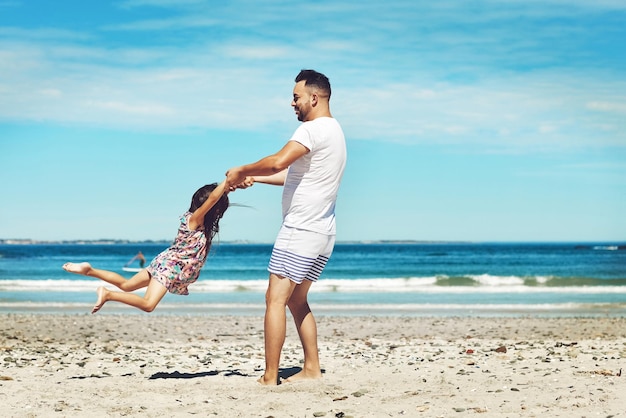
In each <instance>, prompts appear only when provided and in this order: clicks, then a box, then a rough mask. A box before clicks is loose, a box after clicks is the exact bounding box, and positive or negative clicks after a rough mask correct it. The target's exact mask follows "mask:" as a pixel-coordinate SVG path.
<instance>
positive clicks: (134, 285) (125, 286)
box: [63, 263, 150, 292]
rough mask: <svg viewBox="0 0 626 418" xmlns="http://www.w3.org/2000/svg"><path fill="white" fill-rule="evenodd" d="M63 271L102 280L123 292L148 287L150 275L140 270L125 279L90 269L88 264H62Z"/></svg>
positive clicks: (113, 273)
mask: <svg viewBox="0 0 626 418" xmlns="http://www.w3.org/2000/svg"><path fill="white" fill-rule="evenodd" d="M63 270H65V271H68V272H70V273H75V274H81V275H83V276H88V277H95V278H97V279H100V280H104V281H105V282H107V283H109V284H112V285H113V286H116V287H117V288H118V289H120V290H123V291H125V292H132V291H133V290H137V289H141V288H143V287H146V286H148V283H149V282H150V275H149V274H148V272H147V271H146V270H141V271H140V272H139V273H137V274H135V275H134V276H133V277H131V278H130V279H126V278H125V277H124V276H122V275H120V274H117V273H115V272H113V271H108V270H100V269H95V268H93V267H91V264H89V263H65V264H63Z"/></svg>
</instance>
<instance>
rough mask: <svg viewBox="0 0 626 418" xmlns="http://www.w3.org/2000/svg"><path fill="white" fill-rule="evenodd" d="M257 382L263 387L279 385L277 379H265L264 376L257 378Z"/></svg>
mask: <svg viewBox="0 0 626 418" xmlns="http://www.w3.org/2000/svg"><path fill="white" fill-rule="evenodd" d="M257 382H259V383H260V384H262V385H264V386H276V385H278V384H279V383H280V382H279V381H278V378H276V379H266V377H265V375H263V376H261V377H259V378H258V379H257Z"/></svg>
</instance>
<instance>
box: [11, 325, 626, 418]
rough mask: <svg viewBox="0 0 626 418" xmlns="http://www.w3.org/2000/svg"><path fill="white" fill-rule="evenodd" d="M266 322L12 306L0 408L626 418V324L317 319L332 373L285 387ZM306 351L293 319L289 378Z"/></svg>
mask: <svg viewBox="0 0 626 418" xmlns="http://www.w3.org/2000/svg"><path fill="white" fill-rule="evenodd" d="M262 324H263V321H262V318H261V317H257V316H240V317H239V316H236V317H235V316H230V317H226V316H200V315H192V316H182V315H181V316H174V315H158V314H131V315H106V314H98V315H41V314H39V315H38V314H2V315H0V351H1V353H2V356H1V357H0V365H1V367H0V416H2V417H49V416H57V417H85V416H94V417H96V416H97V417H118V416H142V417H179V416H180V417H182V416H217V417H276V418H279V417H344V418H346V417H396V416H408V417H457V416H459V417H460V416H468V415H469V416H474V415H479V416H496V417H559V416H561V417H618V416H626V413H625V412H624V411H626V376H624V375H623V374H622V373H623V371H622V369H626V361H625V360H624V359H625V358H626V318H540V317H534V318H521V317H519V318H485V317H482V318H471V317H462V318H450V317H444V318H436V317H432V318H431V317H345V316H344V317H332V316H320V317H318V325H319V342H320V344H319V345H320V354H321V356H320V357H321V361H322V367H323V369H324V378H323V379H321V380H319V381H308V382H300V383H297V384H288V383H286V384H281V385H280V386H276V387H263V386H261V385H259V384H257V383H256V379H257V378H258V376H259V375H260V374H261V372H262V370H263V364H264V363H263V328H262V327H263V325H262ZM300 359H301V352H300V346H299V341H298V339H297V334H296V332H295V329H294V328H293V325H292V324H291V323H290V324H289V328H288V332H287V341H286V343H285V348H284V351H283V359H282V363H281V364H282V366H283V367H284V369H282V370H281V375H282V376H283V377H288V376H289V375H291V374H293V373H295V372H296V371H297V370H298V368H299V366H300V363H299V361H300ZM624 372H626V370H624Z"/></svg>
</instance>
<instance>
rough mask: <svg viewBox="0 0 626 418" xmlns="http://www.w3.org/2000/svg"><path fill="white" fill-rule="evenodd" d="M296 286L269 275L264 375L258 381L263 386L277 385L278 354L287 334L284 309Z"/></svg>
mask: <svg viewBox="0 0 626 418" xmlns="http://www.w3.org/2000/svg"><path fill="white" fill-rule="evenodd" d="M295 288H296V284H295V283H294V282H292V281H291V280H289V279H287V278H283V277H280V276H278V275H276V274H273V273H270V279H269V285H268V287H267V292H266V293H265V322H264V330H265V373H264V374H263V376H262V377H261V378H260V379H259V383H261V384H264V385H277V384H278V367H279V363H280V353H281V351H282V349H283V344H284V343H285V334H286V332H287V313H286V312H285V308H286V306H287V301H288V300H289V298H290V297H291V294H292V293H293V291H294V289H295Z"/></svg>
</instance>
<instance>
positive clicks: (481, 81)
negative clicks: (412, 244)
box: [0, 0, 626, 242]
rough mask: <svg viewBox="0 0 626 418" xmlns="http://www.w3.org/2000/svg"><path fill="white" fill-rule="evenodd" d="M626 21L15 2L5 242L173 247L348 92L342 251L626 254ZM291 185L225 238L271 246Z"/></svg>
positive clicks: (461, 10) (603, 5)
mask: <svg viewBox="0 0 626 418" xmlns="http://www.w3.org/2000/svg"><path fill="white" fill-rule="evenodd" d="M625 21H626V3H624V2H623V1H622V0H598V1H593V2H592V1H588V0H585V1H582V0H581V1H575V0H574V1H564V0H541V1H539V0H536V1H535V0H519V1H517V0H508V1H487V0H478V1H472V2H466V1H447V0H443V1H437V2H432V1H421V0H417V1H416V0H406V1H405V0H388V1H385V2H382V3H380V2H370V3H368V2H363V1H361V0H359V1H341V0H340V1H315V2H306V1H305V2H292V1H282V0H275V1H262V2H261V1H259V2H257V1H251V0H249V1H245V0H244V1H229V2H213V1H202V0H128V1H98V2H85V1H55V2H50V1H43V0H39V1H20V0H0V238H32V239H42V240H61V239H100V238H119V239H132V240H142V239H167V240H169V239H171V238H173V236H174V235H175V232H176V228H177V224H178V219H177V218H178V215H179V214H180V213H182V212H183V211H185V210H186V209H187V208H188V206H189V201H190V198H191V195H192V194H193V192H194V191H195V190H196V189H197V188H198V187H200V186H202V185H204V184H206V183H210V182H214V181H219V180H221V179H222V178H223V176H224V173H225V172H226V170H227V169H228V168H230V167H232V166H236V165H240V164H244V163H248V162H252V161H256V160H257V159H259V158H261V157H263V156H265V155H267V154H271V153H273V152H275V151H276V150H278V149H279V148H280V147H281V146H282V145H283V144H284V142H285V141H286V140H287V139H288V138H289V136H290V134H291V133H292V132H293V130H294V129H295V128H296V127H297V126H298V123H299V122H298V121H297V120H296V118H295V116H294V114H293V111H292V109H291V107H290V102H291V95H292V88H293V79H294V77H295V75H296V74H297V73H298V72H299V70H300V69H302V68H313V69H316V70H318V71H321V72H323V73H325V74H326V75H328V77H329V78H330V80H331V84H332V86H333V97H332V99H331V110H332V112H333V115H334V116H335V117H336V118H337V119H338V120H339V121H340V122H341V124H342V126H343V128H344V131H345V134H346V137H347V141H348V152H349V160H348V166H347V169H346V173H345V176H344V181H343V184H342V188H341V191H340V197H339V201H338V209H337V216H338V240H344V241H345V240H378V239H414V240H463V241H623V240H626V221H625V218H626V216H625V214H626V43H625V42H624V39H626V26H625V25H624V24H623V23H624V22H625ZM280 193H281V190H280V188H277V187H271V186H264V185H257V186H255V187H253V188H251V189H248V190H244V191H238V192H235V193H233V194H231V195H230V198H231V201H232V202H236V203H240V204H244V205H247V206H248V207H233V208H231V209H230V210H229V212H228V213H227V214H226V217H225V218H224V220H223V222H222V225H221V226H222V229H221V233H220V237H221V239H222V240H226V241H230V240H250V241H260V242H271V241H273V238H274V236H275V234H276V232H277V230H278V227H279V225H280Z"/></svg>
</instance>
